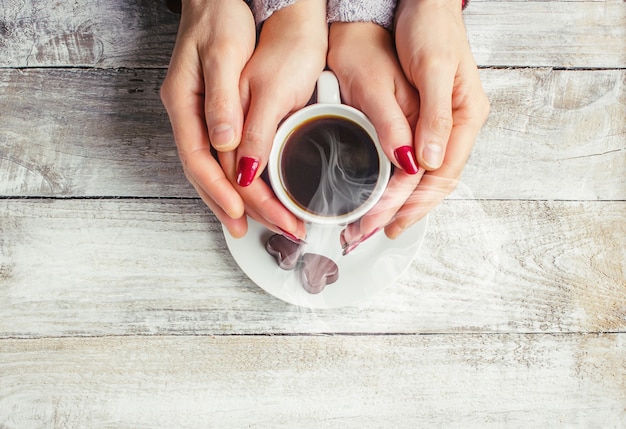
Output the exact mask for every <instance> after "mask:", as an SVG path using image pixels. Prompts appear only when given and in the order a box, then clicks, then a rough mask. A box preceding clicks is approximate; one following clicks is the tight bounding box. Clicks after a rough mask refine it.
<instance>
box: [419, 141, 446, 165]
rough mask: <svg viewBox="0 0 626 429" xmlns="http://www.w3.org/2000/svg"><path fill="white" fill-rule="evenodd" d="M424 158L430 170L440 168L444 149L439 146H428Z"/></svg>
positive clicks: (423, 153)
mask: <svg viewBox="0 0 626 429" xmlns="http://www.w3.org/2000/svg"><path fill="white" fill-rule="evenodd" d="M422 158H424V162H425V163H426V165H428V166H429V167H430V168H439V167H441V163H442V162H443V149H442V148H441V146H439V145H438V144H434V143H430V144H427V145H426V147H425V148H424V152H422Z"/></svg>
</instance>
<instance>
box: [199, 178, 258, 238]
mask: <svg viewBox="0 0 626 429" xmlns="http://www.w3.org/2000/svg"><path fill="white" fill-rule="evenodd" d="M192 184H193V185H194V188H195V189H196V192H197V193H198V195H199V196H200V198H201V199H202V201H204V203H205V204H206V205H207V206H208V207H209V208H210V209H211V211H212V212H213V214H215V216H216V217H217V219H218V220H219V221H220V222H221V223H222V224H223V225H224V226H225V227H226V229H227V230H228V233H229V234H230V235H232V236H233V237H234V238H241V237H243V236H244V235H246V232H247V231H248V222H247V219H246V216H245V215H242V216H241V217H239V218H236V219H235V218H233V217H231V216H230V215H229V214H228V213H226V212H225V211H224V210H223V209H222V208H221V207H220V206H219V204H217V203H216V202H215V201H213V200H212V199H211V197H209V195H208V194H207V193H206V192H204V190H203V189H202V188H200V187H198V186H196V184H195V183H192Z"/></svg>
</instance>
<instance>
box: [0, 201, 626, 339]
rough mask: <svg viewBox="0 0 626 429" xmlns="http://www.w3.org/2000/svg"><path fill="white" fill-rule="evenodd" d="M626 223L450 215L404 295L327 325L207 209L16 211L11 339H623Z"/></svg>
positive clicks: (65, 206) (492, 204)
mask: <svg viewBox="0 0 626 429" xmlns="http://www.w3.org/2000/svg"><path fill="white" fill-rule="evenodd" d="M625 218H626V202H586V203H580V202H518V201H448V202H446V203H444V204H443V205H442V206H441V207H439V208H438V209H437V210H436V211H435V213H434V215H433V216H432V217H431V222H430V225H429V229H428V231H427V235H426V238H425V240H424V244H423V246H422V249H421V250H420V252H419V254H418V256H417V258H416V260H415V261H414V263H413V264H412V266H411V267H410V269H409V271H408V272H407V273H405V274H404V275H403V276H402V277H401V278H400V280H399V281H398V282H396V283H395V284H394V285H393V286H391V287H389V288H387V289H386V290H385V291H384V292H382V293H380V294H379V295H378V296H376V297H375V299H373V300H372V301H371V302H368V303H365V304H364V305H359V306H356V307H353V308H343V309H339V310H324V311H321V310H320V311H312V310H307V309H301V308H297V307H293V306H290V305H287V304H284V303H283V302H281V301H278V300H277V299H275V298H273V297H271V296H269V295H267V294H266V293H265V292H264V291H263V290H261V289H260V288H258V287H256V286H255V285H254V284H253V283H252V282H251V281H250V280H248V279H247V278H246V277H245V275H244V274H243V273H242V272H241V271H240V270H239V268H238V267H237V265H236V263H235V261H234V260H233V259H232V257H231V256H230V254H229V253H228V250H227V249H226V245H225V242H224V238H223V236H222V234H221V229H220V226H219V224H218V222H217V221H216V220H215V219H214V218H213V216H212V215H210V214H209V213H208V209H206V208H205V207H204V206H203V205H202V203H201V202H199V201H184V200H183V201H173V200H154V201H151V200H140V201H131V200H114V201H100V200H41V201H39V200H4V201H0V230H1V231H2V234H1V235H0V302H2V312H0V338H1V337H4V338H7V337H24V338H29V337H42V336H84V335H87V336H91V335H132V334H142V335H144V334H145V335H152V334H159V335H169V334H174V335H179V334H202V335H210V334H217V335H221V334H240V333H250V334H252V333H332V332H360V333H394V332H403V333H415V332H417V333H438V332H494V331H495V332H617V331H622V332H623V331H625V330H626V316H625V315H626V284H625V282H624V272H626V265H625V264H626V223H625V222H624V219H625ZM277 269H278V268H277Z"/></svg>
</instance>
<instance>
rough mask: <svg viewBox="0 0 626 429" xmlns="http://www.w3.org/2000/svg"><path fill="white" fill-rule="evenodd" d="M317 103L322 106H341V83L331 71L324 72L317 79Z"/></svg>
mask: <svg viewBox="0 0 626 429" xmlns="http://www.w3.org/2000/svg"><path fill="white" fill-rule="evenodd" d="M317 102H318V103H322V104H341V95H340V93H339V81H338V80H337V76H335V73H333V72H331V71H330V70H325V71H323V72H322V74H321V75H320V77H319V78H318V79H317Z"/></svg>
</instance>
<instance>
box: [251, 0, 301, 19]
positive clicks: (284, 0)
mask: <svg viewBox="0 0 626 429" xmlns="http://www.w3.org/2000/svg"><path fill="white" fill-rule="evenodd" d="M296 1H297V0H254V1H253V2H252V13H253V14H254V20H255V21H256V23H257V24H260V23H262V22H263V21H265V20H266V19H267V18H269V17H270V16H272V14H273V13H274V12H276V11H278V10H280V9H282V8H284V7H287V6H289V5H292V4H294V3H295V2H296Z"/></svg>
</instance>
